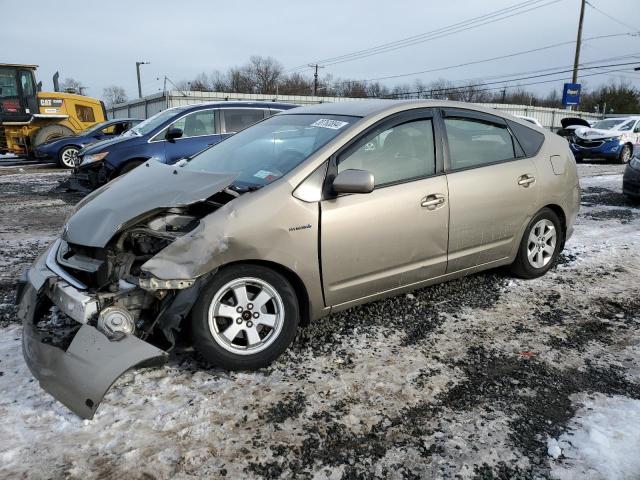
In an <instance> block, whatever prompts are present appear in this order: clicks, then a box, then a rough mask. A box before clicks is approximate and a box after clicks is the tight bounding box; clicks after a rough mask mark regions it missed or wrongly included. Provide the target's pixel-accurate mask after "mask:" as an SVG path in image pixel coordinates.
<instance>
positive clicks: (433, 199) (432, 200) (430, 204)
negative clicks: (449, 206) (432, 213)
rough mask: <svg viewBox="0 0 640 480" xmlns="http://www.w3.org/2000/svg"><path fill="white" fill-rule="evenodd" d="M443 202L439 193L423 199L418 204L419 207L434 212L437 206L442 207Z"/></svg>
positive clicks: (442, 197)
mask: <svg viewBox="0 0 640 480" xmlns="http://www.w3.org/2000/svg"><path fill="white" fill-rule="evenodd" d="M444 202H445V197H444V195H442V194H441V193H434V194H431V195H427V196H426V197H424V198H423V199H422V201H421V202H420V205H421V206H422V207H425V208H427V209H428V210H435V209H436V208H438V207H439V206H441V205H444Z"/></svg>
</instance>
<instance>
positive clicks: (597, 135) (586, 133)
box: [575, 128, 629, 140]
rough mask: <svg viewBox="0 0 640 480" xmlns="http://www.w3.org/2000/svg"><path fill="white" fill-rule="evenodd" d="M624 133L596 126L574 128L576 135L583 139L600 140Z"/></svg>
mask: <svg viewBox="0 0 640 480" xmlns="http://www.w3.org/2000/svg"><path fill="white" fill-rule="evenodd" d="M625 133H629V132H623V131H620V130H601V129H598V128H577V129H576V130H575V134H576V137H580V138H582V139H584V140H600V139H602V138H610V137H618V136H621V135H624V134H625Z"/></svg>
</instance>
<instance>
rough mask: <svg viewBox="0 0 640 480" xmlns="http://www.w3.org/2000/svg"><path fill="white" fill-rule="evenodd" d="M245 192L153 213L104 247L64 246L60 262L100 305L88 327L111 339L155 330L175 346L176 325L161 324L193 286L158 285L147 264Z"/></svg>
mask: <svg viewBox="0 0 640 480" xmlns="http://www.w3.org/2000/svg"><path fill="white" fill-rule="evenodd" d="M240 194H241V193H239V192H237V191H235V190H232V189H225V190H223V191H221V192H219V193H217V194H215V195H213V196H212V197H210V198H208V199H207V200H205V201H203V202H198V203H195V204H193V205H188V206H185V207H173V208H168V209H162V210H159V211H154V212H149V214H147V215H145V216H144V217H143V218H141V219H138V220H137V222H136V223H135V224H134V225H132V226H129V227H128V228H124V229H123V230H122V231H121V232H120V233H118V234H117V235H115V236H114V238H113V239H112V240H111V241H110V242H109V243H108V244H107V246H106V247H105V248H96V247H85V246H82V245H76V244H72V243H68V242H66V241H61V242H60V246H59V249H58V252H57V254H56V263H57V264H58V265H59V266H60V267H62V268H63V269H64V270H65V271H66V272H67V273H68V274H69V275H70V276H71V277H73V278H74V279H76V280H77V281H79V282H81V283H82V284H83V285H84V286H85V287H86V289H87V291H88V292H90V294H91V297H92V298H94V299H95V301H96V308H95V310H96V313H97V314H96V315H94V316H93V317H92V318H91V319H88V322H87V323H89V324H90V325H94V326H95V327H96V328H98V330H100V331H101V332H103V333H104V334H105V335H107V336H108V337H110V338H113V339H116V338H118V337H121V336H122V335H136V336H138V337H139V338H142V339H147V338H149V337H150V335H151V334H152V333H153V331H154V329H155V328H156V327H157V326H160V327H161V328H162V331H163V332H164V333H165V339H166V340H167V341H169V342H170V345H169V348H171V347H173V344H174V341H175V338H174V335H173V332H172V331H171V329H172V328H177V327H178V326H177V325H172V326H171V327H170V328H167V325H163V324H162V323H161V322H160V325H158V323H159V320H161V316H162V314H163V313H165V312H166V311H167V309H168V307H169V305H171V303H173V301H174V300H175V298H176V296H177V293H178V291H180V290H184V289H187V288H192V287H193V286H194V281H175V282H159V281H158V280H157V279H152V278H151V277H150V275H148V274H147V273H146V272H144V271H143V270H142V266H143V265H144V263H145V262H146V261H147V260H149V259H150V258H152V257H153V256H155V255H156V254H157V253H159V252H160V251H161V250H163V249H164V248H165V247H166V246H167V245H169V244H171V243H172V242H174V241H175V240H176V239H177V238H179V237H181V236H183V235H185V234H187V233H189V232H191V231H192V230H193V229H195V228H196V227H197V226H198V224H199V223H200V219H201V218H203V217H204V216H206V215H208V214H210V213H213V212H214V211H215V210H217V209H218V208H219V207H220V206H222V205H224V204H226V203H228V202H229V201H230V200H232V199H233V198H236V197H237V196H239V195H240Z"/></svg>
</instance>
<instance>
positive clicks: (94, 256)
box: [56, 241, 109, 289]
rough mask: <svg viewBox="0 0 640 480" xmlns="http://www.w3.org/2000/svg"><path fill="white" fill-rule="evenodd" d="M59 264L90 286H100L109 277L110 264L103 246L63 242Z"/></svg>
mask: <svg viewBox="0 0 640 480" xmlns="http://www.w3.org/2000/svg"><path fill="white" fill-rule="evenodd" d="M56 261H57V263H58V265H59V266H60V267H61V268H63V269H64V270H65V271H66V272H67V273H68V274H69V275H71V276H72V277H74V278H75V279H76V280H78V281H80V282H82V283H84V284H85V285H86V286H87V287H89V288H92V289H93V288H99V287H100V286H101V285H104V284H105V283H106V282H107V279H108V273H109V272H108V265H107V262H106V260H105V252H104V249H102V248H94V247H85V246H82V245H74V244H71V243H67V242H64V241H63V242H61V245H60V250H58V254H57V255H56Z"/></svg>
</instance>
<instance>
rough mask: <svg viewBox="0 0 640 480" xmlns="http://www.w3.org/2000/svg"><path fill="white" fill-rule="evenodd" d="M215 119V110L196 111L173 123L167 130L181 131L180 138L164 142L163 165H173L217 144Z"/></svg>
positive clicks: (218, 139)
mask: <svg viewBox="0 0 640 480" xmlns="http://www.w3.org/2000/svg"><path fill="white" fill-rule="evenodd" d="M216 117H217V110H216V109H207V110H198V111H196V112H191V113H188V114H186V115H184V116H183V117H181V118H179V119H178V120H176V121H175V122H173V123H172V124H171V126H170V127H169V128H172V127H174V128H179V129H181V130H182V137H180V138H176V139H174V140H165V141H164V149H165V163H169V164H171V163H174V162H176V161H177V160H180V159H181V158H185V157H189V156H191V155H194V154H196V153H198V152H200V151H201V150H204V149H205V148H207V147H208V146H210V145H214V144H216V143H218V142H219V141H220V139H221V135H220V130H219V125H218V122H217V120H216ZM166 130H167V129H165V131H164V132H163V134H162V135H161V137H163V138H164V134H166Z"/></svg>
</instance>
